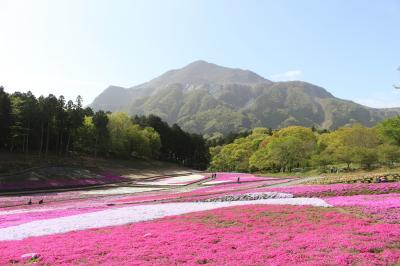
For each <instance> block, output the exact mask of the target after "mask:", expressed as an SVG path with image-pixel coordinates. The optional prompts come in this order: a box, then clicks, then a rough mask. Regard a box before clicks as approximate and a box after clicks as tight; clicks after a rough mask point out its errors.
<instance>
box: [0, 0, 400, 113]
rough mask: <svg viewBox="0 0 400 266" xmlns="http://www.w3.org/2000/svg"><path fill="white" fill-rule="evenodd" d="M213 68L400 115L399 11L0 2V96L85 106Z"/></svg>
mask: <svg viewBox="0 0 400 266" xmlns="http://www.w3.org/2000/svg"><path fill="white" fill-rule="evenodd" d="M198 59H203V60H206V61H209V62H213V63H216V64H219V65H223V66H229V67H239V68H244V69H250V70H252V71H254V72H256V73H258V74H260V75H262V76H264V77H266V78H269V79H272V80H289V79H300V80H304V81H308V82H311V83H314V84H317V85H320V86H323V87H325V88H326V89H327V90H329V91H330V92H331V93H333V94H334V95H335V96H338V97H341V98H346V99H351V100H354V101H356V102H360V103H363V104H367V105H370V106H375V107H390V106H400V92H396V91H395V90H394V89H393V87H392V85H393V84H395V83H400V72H398V71H396V69H397V67H398V66H400V1H398V0H394V1H390V0H385V1H364V0H360V1H352V0H341V1H340V0H336V1H330V0H326V1H318V0H314V1H311V0H310V1H304V0H302V1H299V0H293V1H281V0H279V1H278V0H276V1H256V0H254V1H251V0H242V1H235V0H227V1H222V0H209V1H206V0H204V1H191V0H176V1H172V0H171V1H170V0H160V1H151V0H143V1H123V0H109V1H106V0H87V1H86V0H65V1H63V0H48V1H45V0H32V1H28V0H27V1H19V0H10V1H7V0H0V84H1V85H3V86H5V87H6V90H7V91H9V92H12V91H15V90H21V91H27V90H31V91H33V92H34V93H35V94H36V95H37V96H38V95H40V94H48V93H53V94H56V95H60V94H63V95H64V96H66V98H75V97H76V95H77V94H80V95H82V96H83V98H84V102H85V103H86V104H89V103H90V102H91V101H92V100H93V98H94V97H95V96H96V95H98V94H99V93H100V92H101V91H102V90H103V89H104V88H105V87H107V86H108V85H110V84H113V85H120V86H133V85H136V84H139V83H142V82H145V81H147V80H149V79H151V78H153V77H155V76H158V75H160V74H162V73H163V72H165V71H167V70H169V69H173V68H180V67H182V66H184V65H186V64H188V63H190V62H192V61H194V60H198Z"/></svg>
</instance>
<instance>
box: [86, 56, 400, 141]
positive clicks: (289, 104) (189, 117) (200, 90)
mask: <svg viewBox="0 0 400 266" xmlns="http://www.w3.org/2000/svg"><path fill="white" fill-rule="evenodd" d="M91 107H92V108H93V109H94V110H98V109H103V110H106V111H126V112H128V113H129V114H131V115H134V114H139V115H140V114H145V115H148V114H155V115H157V116H160V117H161V118H163V119H164V120H166V121H167V122H168V123H171V124H172V123H178V124H179V125H181V126H182V127H183V128H184V129H185V130H188V131H190V132H197V133H203V134H205V135H207V136H211V135H213V134H215V133H228V132H231V131H232V132H238V131H242V130H245V129H249V128H252V127H256V126H263V127H270V128H280V127H285V126H289V125H303V126H309V127H311V126H315V127H318V128H327V129H335V128H337V127H340V126H344V125H347V124H351V123H361V124H364V125H366V126H373V125H375V124H376V123H377V122H379V121H381V120H382V119H384V118H387V117H391V116H394V115H397V114H399V113H400V109H398V108H388V109H376V108H370V107H367V106H363V105H360V104H357V103H354V102H352V101H347V100H342V99H339V98H336V97H335V96H333V95H332V94H331V93H329V92H328V91H326V90H325V89H324V88H321V87H318V86H316V85H313V84H310V83H307V82H302V81H289V82H272V81H270V80H268V79H265V78H263V77H261V76H259V75H257V74H256V73H254V72H252V71H249V70H242V69H233V68H227V67H222V66H218V65H215V64H211V63H207V62H205V61H196V62H193V63H191V64H189V65H187V66H185V67H183V68H181V69H176V70H171V71H168V72H166V73H165V74H163V75H161V76H159V77H157V78H155V79H152V80H150V81H149V82H146V83H143V84H140V85H138V86H134V87H131V88H122V87H117V86H110V87H108V88H107V89H106V90H104V91H103V92H102V93H101V94H100V95H99V96H97V97H96V99H95V100H94V102H93V103H92V104H91Z"/></svg>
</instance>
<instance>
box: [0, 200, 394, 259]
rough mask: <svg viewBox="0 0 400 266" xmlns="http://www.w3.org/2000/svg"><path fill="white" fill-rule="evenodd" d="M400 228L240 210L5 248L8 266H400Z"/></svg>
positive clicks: (292, 212) (323, 213) (331, 214)
mask: <svg viewBox="0 0 400 266" xmlns="http://www.w3.org/2000/svg"><path fill="white" fill-rule="evenodd" d="M399 236H400V225H396V224H395V225H393V224H376V223H370V222H369V221H367V220H365V219H361V218H358V217H356V216H354V215H351V214H346V213H342V212H338V211H335V210H334V209H325V208H316V207H306V206H285V207H284V208H282V207H281V206H273V205H272V206H265V205H253V206H237V207H230V208H223V209H216V210H211V211H204V212H198V213H191V214H186V215H181V216H173V217H167V218H164V219H161V220H157V221H151V222H142V223H136V224H132V225H124V226H116V227H107V228H101V229H92V230H84V231H76V232H69V233H65V234H59V235H50V236H42V237H32V238H28V239H25V240H21V241H2V242H0V264H1V265H7V264H10V263H18V262H24V260H25V259H24V258H21V256H22V255H24V254H29V253H36V254H37V259H36V261H37V262H38V263H39V264H41V265H42V264H43V265H55V264H64V265H72V264H85V265H176V264H179V265H201V264H206V265H397V264H398V263H399V262H400V249H399V241H400V237H399Z"/></svg>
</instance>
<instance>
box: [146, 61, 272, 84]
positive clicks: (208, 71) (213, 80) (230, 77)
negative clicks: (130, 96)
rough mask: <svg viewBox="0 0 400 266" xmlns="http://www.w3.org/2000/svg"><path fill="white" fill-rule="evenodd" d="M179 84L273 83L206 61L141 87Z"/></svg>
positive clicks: (251, 73)
mask: <svg viewBox="0 0 400 266" xmlns="http://www.w3.org/2000/svg"><path fill="white" fill-rule="evenodd" d="M177 83H180V84H183V85H188V84H189V85H211V86H214V85H226V84H244V85H255V84H260V83H268V84H270V83H271V81H269V80H267V79H265V78H263V77H261V76H259V75H257V74H256V73H254V72H252V71H249V70H243V69H239V68H229V67H223V66H219V65H216V64H213V63H209V62H207V61H204V60H197V61H194V62H192V63H190V64H188V65H186V66H184V67H182V68H180V69H174V70H170V71H168V72H166V73H164V74H163V75H161V76H159V77H157V78H155V79H152V80H150V81H149V82H147V83H144V84H142V85H140V86H139V87H149V88H155V87H161V86H167V85H170V84H177Z"/></svg>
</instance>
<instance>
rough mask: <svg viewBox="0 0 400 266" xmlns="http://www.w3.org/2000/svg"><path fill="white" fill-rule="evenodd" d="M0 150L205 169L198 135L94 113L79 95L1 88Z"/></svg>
mask: <svg viewBox="0 0 400 266" xmlns="http://www.w3.org/2000/svg"><path fill="white" fill-rule="evenodd" d="M0 150H6V151H9V152H22V153H26V154H34V153H36V154H38V155H39V156H43V157H45V156H48V155H49V154H52V155H54V154H55V155H58V156H71V155H75V154H87V155H92V156H95V157H96V156H103V157H114V158H130V157H137V158H150V159H158V160H165V161H170V162H175V163H178V164H181V165H184V166H188V167H193V168H198V169H205V168H206V167H207V165H208V162H209V159H210V156H209V153H208V147H207V145H206V141H205V140H204V139H203V137H202V136H201V135H197V134H189V133H187V132H185V131H183V130H182V129H181V128H180V127H179V126H178V125H172V126H169V125H168V124H167V123H166V122H164V121H162V120H161V119H160V118H159V117H157V116H153V115H150V116H148V117H145V116H141V117H129V116H128V115H127V114H126V113H123V112H116V113H106V112H104V111H101V110H100V111H97V112H93V110H92V109H91V108H89V107H86V108H84V107H83V105H82V98H81V97H80V96H78V97H77V99H76V101H75V102H73V101H71V100H69V101H67V100H66V99H65V98H64V97H63V96H60V97H58V98H57V97H56V96H54V95H52V94H50V95H48V96H47V97H44V96H40V97H39V98H36V97H35V96H34V95H33V94H32V93H31V92H27V93H21V92H15V93H13V94H8V93H6V92H5V91H4V88H3V87H0Z"/></svg>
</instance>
